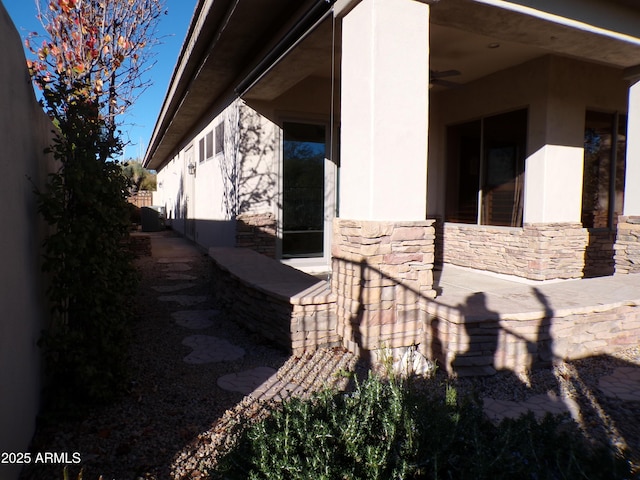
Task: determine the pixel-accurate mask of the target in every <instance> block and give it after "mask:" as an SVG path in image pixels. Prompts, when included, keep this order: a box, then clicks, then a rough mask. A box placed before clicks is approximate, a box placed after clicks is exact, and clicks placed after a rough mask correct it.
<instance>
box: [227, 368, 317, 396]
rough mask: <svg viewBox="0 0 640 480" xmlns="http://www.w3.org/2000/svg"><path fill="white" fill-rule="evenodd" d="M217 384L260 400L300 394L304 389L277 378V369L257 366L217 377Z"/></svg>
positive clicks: (230, 390)
mask: <svg viewBox="0 0 640 480" xmlns="http://www.w3.org/2000/svg"><path fill="white" fill-rule="evenodd" d="M217 383H218V386H219V387H220V388H222V389H223V390H227V391H229V392H240V393H242V394H244V395H249V394H251V396H252V397H253V398H256V399H260V400H271V399H273V400H280V401H282V400H284V399H286V398H289V397H290V396H292V395H298V396H300V395H302V394H303V393H304V389H303V388H302V387H301V386H300V385H298V384H295V383H284V382H281V381H280V380H278V377H277V370H276V369H274V368H271V367H257V368H253V369H251V370H245V371H244V372H240V373H231V374H229V375H224V376H223V377H220V378H219V379H218V382H217Z"/></svg>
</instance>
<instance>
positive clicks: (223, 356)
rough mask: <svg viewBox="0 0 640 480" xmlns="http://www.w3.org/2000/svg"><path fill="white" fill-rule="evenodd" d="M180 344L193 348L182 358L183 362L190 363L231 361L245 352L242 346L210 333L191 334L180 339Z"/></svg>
mask: <svg viewBox="0 0 640 480" xmlns="http://www.w3.org/2000/svg"><path fill="white" fill-rule="evenodd" d="M182 344H183V345H185V346H187V347H191V348H193V351H192V352H191V353H190V354H189V355H187V356H186V357H184V358H183V361H184V362H185V363H191V364H203V363H214V362H233V361H234V360H238V359H240V358H242V357H243V356H244V354H245V351H244V349H243V348H241V347H238V346H236V345H233V344H232V343H230V342H229V341H228V340H225V339H222V338H218V337H213V336H211V335H191V336H189V337H186V338H185V339H184V340H182Z"/></svg>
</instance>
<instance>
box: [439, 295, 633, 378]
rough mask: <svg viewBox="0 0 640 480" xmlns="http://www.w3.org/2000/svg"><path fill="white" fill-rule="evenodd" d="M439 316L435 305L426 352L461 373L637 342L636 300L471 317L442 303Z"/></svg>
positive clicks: (519, 366) (515, 367)
mask: <svg viewBox="0 0 640 480" xmlns="http://www.w3.org/2000/svg"><path fill="white" fill-rule="evenodd" d="M435 308H436V307H435V305H434V306H432V308H430V310H432V309H433V310H434V309H435ZM447 310H448V311H447ZM437 315H438V317H436V316H435V310H434V314H433V315H430V320H429V322H430V327H429V330H430V333H431V335H430V337H429V342H430V343H431V344H430V346H429V347H428V348H427V351H428V352H429V356H430V357H431V358H434V359H437V361H438V363H439V365H441V367H442V368H444V369H445V370H446V371H447V372H449V373H452V372H455V373H456V374H458V375H460V376H471V375H493V374H494V373H496V371H497V370H511V371H514V372H524V371H527V370H530V369H534V368H538V367H543V366H546V365H549V364H550V363H551V362H552V361H553V359H554V358H562V359H566V360H572V359H579V358H584V357H588V356H595V355H606V354H610V353H614V352H616V351H620V350H623V349H625V348H630V347H632V346H634V345H637V344H638V342H639V341H640V306H638V305H619V304H618V305H610V306H603V305H600V306H599V307H598V310H597V311H594V309H593V307H588V306H587V307H584V308H582V309H576V310H574V311H567V312H546V313H544V312H540V313H539V314H537V315H536V314H535V312H531V313H527V314H522V315H512V316H503V317H500V316H499V315H497V314H495V313H494V314H492V313H487V315H486V316H485V317H482V316H481V315H474V317H473V318H469V317H465V316H464V315H463V314H462V313H461V312H460V311H458V310H457V309H452V308H449V309H446V308H442V307H440V308H438V313H437Z"/></svg>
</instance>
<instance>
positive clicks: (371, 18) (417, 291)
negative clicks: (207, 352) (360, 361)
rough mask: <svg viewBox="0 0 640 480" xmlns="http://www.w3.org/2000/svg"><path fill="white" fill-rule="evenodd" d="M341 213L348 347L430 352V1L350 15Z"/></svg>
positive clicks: (336, 282) (372, 1)
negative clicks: (428, 305)
mask: <svg viewBox="0 0 640 480" xmlns="http://www.w3.org/2000/svg"><path fill="white" fill-rule="evenodd" d="M341 81H342V91H341V99H342V100H341V156H340V163H341V169H340V218H337V219H336V220H335V221H334V228H333V242H332V249H331V253H332V258H333V259H332V273H333V274H332V290H333V292H334V293H335V294H336V298H337V325H338V334H339V335H340V336H341V338H342V340H343V343H344V345H345V346H346V347H347V348H349V349H351V350H353V351H360V352H368V351H373V350H377V349H378V348H380V347H382V346H385V347H387V348H392V349H399V350H398V352H397V353H400V352H402V351H403V349H406V348H408V347H410V346H412V345H420V348H422V349H423V350H424V351H425V352H428V351H430V350H429V347H428V345H429V341H428V338H427V337H428V332H429V330H428V328H427V321H428V319H427V315H426V304H427V302H428V300H429V299H431V298H433V296H434V295H435V292H434V290H433V288H432V286H433V273H432V270H433V262H434V238H435V233H434V228H433V221H431V220H426V219H425V217H426V196H427V195H426V193H427V138H428V123H427V119H428V109H429V105H428V99H429V97H428V96H429V6H428V5H427V4H425V3H423V2H419V1H416V0H362V1H361V2H359V3H358V4H357V5H356V6H355V7H354V8H353V9H352V10H350V11H349V13H347V14H346V16H345V17H344V18H343V21H342V72H341Z"/></svg>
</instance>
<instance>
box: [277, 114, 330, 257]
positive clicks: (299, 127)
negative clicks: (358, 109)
mask: <svg viewBox="0 0 640 480" xmlns="http://www.w3.org/2000/svg"><path fill="white" fill-rule="evenodd" d="M325 157H326V132H325V127H324V126H323V125H313V124H305V123H293V122H285V123H284V144H283V175H282V177H283V189H282V258H284V259H286V258H308V257H323V256H324V193H325V192H324V185H325V171H324V168H325Z"/></svg>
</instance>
